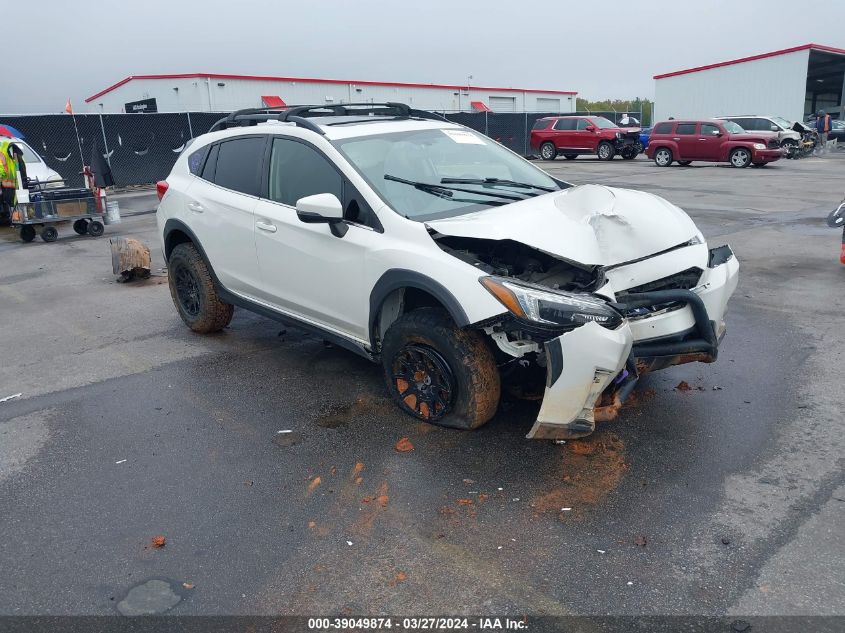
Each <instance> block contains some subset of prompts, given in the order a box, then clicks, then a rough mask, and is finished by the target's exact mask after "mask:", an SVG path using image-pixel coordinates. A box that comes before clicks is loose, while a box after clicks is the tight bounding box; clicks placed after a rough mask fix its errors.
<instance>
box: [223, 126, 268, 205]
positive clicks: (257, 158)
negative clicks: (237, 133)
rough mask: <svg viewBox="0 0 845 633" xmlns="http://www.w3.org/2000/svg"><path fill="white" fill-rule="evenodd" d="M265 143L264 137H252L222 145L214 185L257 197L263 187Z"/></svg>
mask: <svg viewBox="0 0 845 633" xmlns="http://www.w3.org/2000/svg"><path fill="white" fill-rule="evenodd" d="M264 142H265V139H264V137H263V136H250V137H246V138H237V139H234V140H232V141H224V142H223V143H220V145H219V146H218V148H219V149H218V153H217V167H216V169H215V172H214V184H216V185H220V186H221V187H225V188H226V189H232V190H233V191H239V192H241V193H245V194H248V195H250V196H257V195H258V193H259V189H260V185H261V165H262V159H263V156H264Z"/></svg>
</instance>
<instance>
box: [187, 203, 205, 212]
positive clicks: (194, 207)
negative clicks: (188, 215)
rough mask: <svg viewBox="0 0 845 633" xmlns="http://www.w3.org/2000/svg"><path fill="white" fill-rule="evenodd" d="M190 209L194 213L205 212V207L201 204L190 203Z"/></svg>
mask: <svg viewBox="0 0 845 633" xmlns="http://www.w3.org/2000/svg"><path fill="white" fill-rule="evenodd" d="M188 208H189V209H190V210H191V211H193V212H194V213H202V212H203V211H205V207H204V206H202V205H201V204H200V203H199V202H189V203H188Z"/></svg>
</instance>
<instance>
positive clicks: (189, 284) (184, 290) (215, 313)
mask: <svg viewBox="0 0 845 633" xmlns="http://www.w3.org/2000/svg"><path fill="white" fill-rule="evenodd" d="M167 280H168V282H169V286H170V296H171V297H172V298H173V303H174V305H175V306H176V310H177V311H178V312H179V316H180V317H182V320H183V321H184V322H185V325H187V326H188V327H189V328H191V329H192V330H193V331H194V332H199V333H201V334H208V333H209V332H219V331H220V330H222V329H223V328H224V327H226V326H227V325H229V322H230V321H231V320H232V314H233V313H234V307H233V306H232V305H230V304H228V303H226V302H224V301H223V300H222V299H221V298H220V296H219V295H218V294H217V289H216V288H215V287H214V279H213V278H212V277H211V271H210V270H209V269H208V266H206V264H205V260H203V258H202V256H201V255H200V254H199V252H198V251H197V249H196V247H195V246H194V245H193V244H188V243H185V244H179V245H177V246H176V248H174V249H173V252H172V253H171V254H170V259H169V260H168V262H167Z"/></svg>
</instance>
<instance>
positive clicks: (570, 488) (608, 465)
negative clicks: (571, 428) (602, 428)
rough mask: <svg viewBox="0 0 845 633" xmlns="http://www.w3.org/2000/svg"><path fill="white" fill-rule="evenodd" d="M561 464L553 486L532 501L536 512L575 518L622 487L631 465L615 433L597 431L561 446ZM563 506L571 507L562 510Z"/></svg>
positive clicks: (623, 445)
mask: <svg viewBox="0 0 845 633" xmlns="http://www.w3.org/2000/svg"><path fill="white" fill-rule="evenodd" d="M560 455H561V465H560V469H559V470H558V473H557V475H556V480H555V481H554V482H553V485H554V487H553V489H552V490H550V491H549V492H547V493H545V494H543V495H540V496H539V497H537V498H535V499H534V500H533V502H532V504H531V505H532V506H533V508H534V511H535V512H538V513H542V514H546V513H554V514H558V515H560V518H561V520H566V519H568V518H576V517H578V516H581V515H582V514H583V513H584V512H586V511H589V510H590V508H591V507H593V506H596V505H597V504H599V503H600V502H601V501H603V500H604V498H605V497H607V495H608V494H610V493H611V492H613V491H614V490H616V489H617V488H618V487H619V484H620V483H621V481H622V479H623V477H624V476H625V473H626V471H627V470H628V465H627V464H626V463H625V444H624V442H623V441H622V440H621V439H620V438H619V436H617V435H616V434H615V433H603V432H598V433H596V434H594V435H592V436H590V437H588V438H586V439H583V440H570V441H568V442H567V443H566V444H563V445H561V446H560ZM562 508H571V509H570V510H567V511H562V510H561V509H562Z"/></svg>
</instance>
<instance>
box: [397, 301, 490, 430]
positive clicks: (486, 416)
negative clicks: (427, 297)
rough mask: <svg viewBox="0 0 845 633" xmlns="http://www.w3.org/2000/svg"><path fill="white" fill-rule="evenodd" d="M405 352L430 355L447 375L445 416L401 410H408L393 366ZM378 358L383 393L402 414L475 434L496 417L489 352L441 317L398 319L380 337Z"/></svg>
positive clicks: (434, 313) (423, 313)
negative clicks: (448, 392)
mask: <svg viewBox="0 0 845 633" xmlns="http://www.w3.org/2000/svg"><path fill="white" fill-rule="evenodd" d="M408 346H417V347H422V348H428V349H431V350H434V352H436V354H437V355H439V357H440V358H441V359H442V360H443V361H445V364H446V366H447V367H448V369H449V370H450V371H451V376H452V384H453V387H454V388H453V390H452V394H451V399H450V402H449V404H448V406H447V408H446V411H445V413H444V415H443V417H441V418H439V419H430V417H427V416H424V415H422V414H419V413H417V414H414V413H411V412H410V411H408V410H407V409H406V407H407V406H409V405H407V404H403V400H402V396H401V394H400V392H399V388H398V386H397V384H396V379H395V377H394V361H395V360H396V358H397V356H398V355H399V354H400V353H401V352H402V350H403V349H405V348H407V347H408ZM381 352H382V353H381V355H382V365H383V367H384V378H385V382H386V384H387V389H388V391H389V392H390V395H391V397H392V398H393V400H394V402H396V404H397V405H398V406H399V408H400V409H402V410H403V411H404V412H405V413H408V414H409V415H414V416H415V417H417V418H419V419H421V420H426V421H430V422H431V423H433V424H437V425H440V426H445V427H449V428H454V429H464V430H469V429H475V428H478V427H479V426H481V425H482V424H484V423H485V422H487V421H488V420H490V418H492V417H493V416H494V415H495V413H496V409H497V408H498V406H499V396H500V393H501V384H500V376H499V370H498V368H497V367H496V360H495V358H494V357H493V352H492V351H491V350H490V348H489V347H488V346H487V345H486V343H485V341H484V339H483V338H482V336H481V334H480V333H478V332H475V331H472V330H463V329H461V328H459V327H457V326H456V325H455V324H454V322H453V321H452V319H451V318H449V315H448V314H446V312H445V311H443V310H441V309H438V308H420V309H418V310H414V311H412V312H409V313H407V314H404V315H402V316H401V317H399V318H398V319H397V320H396V321H394V322H393V323H392V324H391V326H390V327H389V328H388V330H387V332H386V333H385V336H384V340H383V341H382V350H381ZM405 393H407V392H405ZM406 397H407V396H406Z"/></svg>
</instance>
